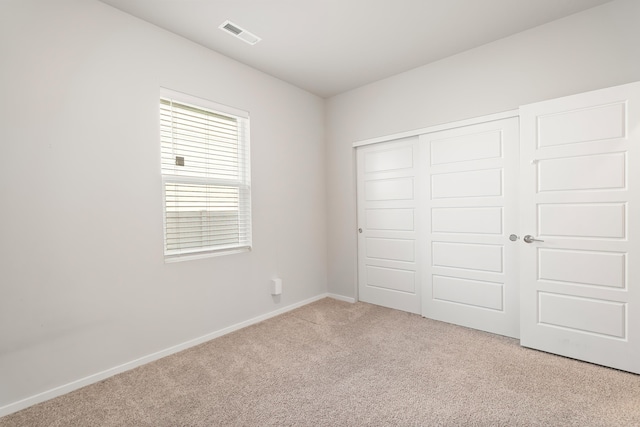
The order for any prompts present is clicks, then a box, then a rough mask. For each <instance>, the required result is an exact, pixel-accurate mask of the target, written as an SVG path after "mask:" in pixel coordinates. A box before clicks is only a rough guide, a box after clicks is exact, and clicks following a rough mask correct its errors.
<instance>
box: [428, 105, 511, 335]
mask: <svg viewBox="0 0 640 427" xmlns="http://www.w3.org/2000/svg"><path fill="white" fill-rule="evenodd" d="M420 142H421V162H420V163H421V165H423V168H424V169H425V170H426V171H427V172H426V175H425V177H424V179H425V180H426V182H425V185H423V186H422V188H423V189H424V190H423V191H424V196H423V197H422V199H423V200H424V206H425V209H424V216H425V218H426V223H427V228H428V229H427V233H426V235H425V239H424V244H425V245H426V249H425V252H426V253H428V254H429V256H427V258H426V259H425V260H424V263H425V272H424V276H423V310H422V315H423V316H425V317H428V318H431V319H436V320H441V321H444V322H449V323H455V324H458V325H463V326H467V327H471V328H475V329H480V330H484V331H488V332H493V333H496V334H500V335H507V336H510V337H517V336H518V334H519V303H520V301H519V293H518V290H519V289H518V277H517V274H518V273H517V250H518V242H517V241H511V240H510V239H509V236H510V235H511V234H512V233H517V230H518V216H517V209H518V190H517V184H518V182H517V181H518V171H517V168H518V150H519V146H518V118H517V117H513V118H509V119H503V120H497V121H491V122H486V123H480V124H476V125H471V126H464V127H459V128H454V129H449V130H445V131H441V132H435V133H429V134H425V135H421V137H420ZM514 238H515V235H514Z"/></svg>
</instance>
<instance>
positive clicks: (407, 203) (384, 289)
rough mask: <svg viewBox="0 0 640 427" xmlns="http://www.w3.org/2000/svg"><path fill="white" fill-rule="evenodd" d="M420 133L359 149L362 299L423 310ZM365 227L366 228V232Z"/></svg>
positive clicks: (359, 264) (359, 260)
mask: <svg viewBox="0 0 640 427" xmlns="http://www.w3.org/2000/svg"><path fill="white" fill-rule="evenodd" d="M417 151H418V138H417V137H414V138H407V139H403V140H398V141H392V142H386V143H383V144H377V145H371V146H366V147H361V148H358V149H357V151H356V160H357V190H358V194H357V197H358V227H359V233H358V298H359V299H360V300H361V301H364V302H369V303H372V304H378V305H383V306H385V307H390V308H395V309H398V310H403V311H408V312H411V313H420V301H421V300H420V294H421V289H420V286H419V284H420V280H419V277H420V272H421V267H420V263H421V261H420V260H421V259H422V258H424V256H420V255H419V251H420V250H421V247H420V245H418V237H419V235H420V233H419V230H420V227H419V226H420V219H419V217H418V215H417V213H416V212H417V195H418V179H417V176H418V175H419V172H418V171H417V170H416V167H415V166H416V156H417ZM360 230H361V231H360Z"/></svg>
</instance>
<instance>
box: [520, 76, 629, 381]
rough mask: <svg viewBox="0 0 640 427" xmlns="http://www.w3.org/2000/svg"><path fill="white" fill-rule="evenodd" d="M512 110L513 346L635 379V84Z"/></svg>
mask: <svg viewBox="0 0 640 427" xmlns="http://www.w3.org/2000/svg"><path fill="white" fill-rule="evenodd" d="M520 111H521V141H522V146H521V152H522V158H521V164H520V169H521V185H522V195H521V197H522V205H521V212H522V228H521V230H522V233H523V234H529V235H530V236H531V237H532V238H535V239H538V240H540V241H532V242H531V243H524V242H521V243H519V246H520V257H521V259H520V262H521V267H522V268H521V283H522V287H521V298H522V301H521V316H522V317H521V344H522V345H523V346H526V347H532V348H536V349H540V350H544V351H547V352H551V353H557V354H560V355H564V356H568V357H573V358H576V359H581V360H585V361H589V362H593V363H597V364H601V365H606V366H610V367H614V368H618V369H622V370H626V371H631V372H635V373H640V84H638V83H634V84H629V85H624V86H618V87H614V88H610V89H605V90H599V91H595V92H588V93H584V94H580V95H576V96H570V97H566V98H560V99H556V100H551V101H546V102H540V103H536V104H532V105H527V106H524V107H522V108H521V110H520Z"/></svg>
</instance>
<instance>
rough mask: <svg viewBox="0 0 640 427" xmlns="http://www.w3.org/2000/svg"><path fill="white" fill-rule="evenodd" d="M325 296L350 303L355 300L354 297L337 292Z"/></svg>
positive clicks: (353, 302)
mask: <svg viewBox="0 0 640 427" xmlns="http://www.w3.org/2000/svg"><path fill="white" fill-rule="evenodd" d="M327 297H328V298H333V299H335V300H338V301H344V302H350V303H351V304H355V302H356V299H355V298H351V297H345V296H343V295H338V294H327Z"/></svg>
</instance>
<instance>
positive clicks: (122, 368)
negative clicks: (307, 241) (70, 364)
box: [0, 293, 347, 417]
mask: <svg viewBox="0 0 640 427" xmlns="http://www.w3.org/2000/svg"><path fill="white" fill-rule="evenodd" d="M327 297H330V298H335V299H341V300H343V301H346V300H347V299H342V298H346V297H340V296H338V295H335V296H334V295H333V294H327V293H324V294H320V295H317V296H315V297H312V298H309V299H306V300H303V301H300V302H297V303H294V304H291V305H288V306H286V307H283V308H280V309H277V310H275V311H271V312H269V313H266V314H262V315H260V316H257V317H254V318H252V319H249V320H245V321H244V322H240V323H236V324H235V325H231V326H228V327H226V328H223V329H220V330H218V331H215V332H211V333H209V334H206V335H203V336H201V337H198V338H194V339H192V340H189V341H185V342H183V343H182V344H177V345H174V346H172V347H169V348H166V349H164V350H160V351H157V352H155V353H151V354H148V355H146V356H142V357H140V358H138V359H135V360H132V361H130V362H127V363H123V364H122V365H118V366H114V367H113V368H109V369H107V370H104V371H102V372H98V373H95V374H93V375H89V376H87V377H84V378H80V379H79V380H76V381H72V382H70V383H67V384H64V385H61V386H59V387H55V388H52V389H50V390H47V391H44V392H42V393H38V394H36V395H33V396H30V397H27V398H25V399H22V400H19V401H17V402H13V403H10V404H8V405H5V406H2V407H0V417H4V416H6V415H9V414H12V413H14V412H17V411H20V410H21V409H25V408H28V407H29V406H33V405H35V404H37V403H41V402H44V401H46V400H50V399H53V398H54V397H58V396H62V395H64V394H67V393H70V392H72V391H74V390H77V389H79V388H82V387H85V386H88V385H91V384H94V383H97V382H98V381H102V380H104V379H106V378H109V377H112V376H114V375H117V374H120V373H122V372H126V371H129V370H131V369H133V368H137V367H138V366H142V365H145V364H147V363H150V362H153V361H155V360H158V359H161V358H163V357H166V356H170V355H172V354H174V353H178V352H180V351H182V350H186V349H188V348H191V347H194V346H196V345H200V344H202V343H205V342H207V341H210V340H212V339H214V338H218V337H221V336H223V335H226V334H229V333H231V332H234V331H237V330H239V329H242V328H246V327H247V326H251V325H253V324H256V323H259V322H262V321H264V320H267V319H270V318H272V317H275V316H279V315H281V314H283V313H286V312H288V311H291V310H295V309H296V308H300V307H302V306H305V305H307V304H311V303H312V302H315V301H319V300H321V299H324V298H327Z"/></svg>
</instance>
